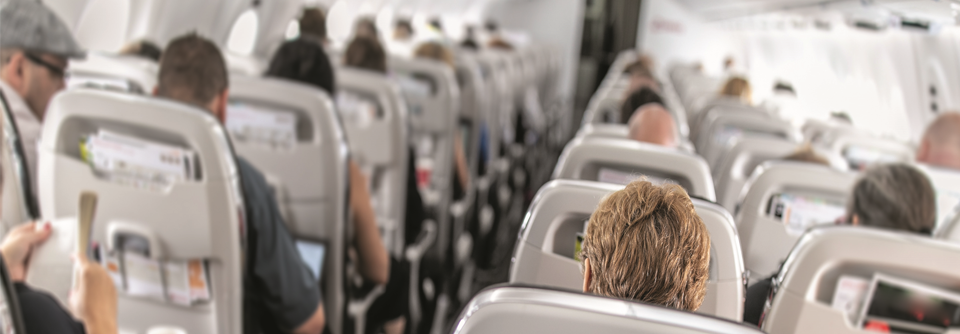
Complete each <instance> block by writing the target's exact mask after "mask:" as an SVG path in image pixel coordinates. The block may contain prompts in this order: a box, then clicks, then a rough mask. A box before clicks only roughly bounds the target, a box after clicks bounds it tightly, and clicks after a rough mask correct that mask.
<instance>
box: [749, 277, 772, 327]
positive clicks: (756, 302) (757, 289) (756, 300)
mask: <svg viewBox="0 0 960 334" xmlns="http://www.w3.org/2000/svg"><path fill="white" fill-rule="evenodd" d="M775 276H776V275H774V276H770V277H768V278H766V279H763V280H761V281H759V282H756V283H754V284H753V285H751V286H750V287H749V288H747V297H746V299H744V303H743V322H745V323H748V324H753V325H756V326H760V320H761V319H762V318H763V309H764V307H765V306H766V304H767V296H769V295H770V287H771V286H772V285H773V284H772V283H773V278H774V277H775Z"/></svg>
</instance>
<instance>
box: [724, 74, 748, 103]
mask: <svg viewBox="0 0 960 334" xmlns="http://www.w3.org/2000/svg"><path fill="white" fill-rule="evenodd" d="M720 95H725V96H731V97H737V98H740V100H741V101H743V102H746V103H750V96H751V95H752V93H751V89H750V82H749V81H747V79H744V78H742V77H732V78H730V79H728V80H727V82H726V83H724V84H723V88H722V89H721V90H720Z"/></svg>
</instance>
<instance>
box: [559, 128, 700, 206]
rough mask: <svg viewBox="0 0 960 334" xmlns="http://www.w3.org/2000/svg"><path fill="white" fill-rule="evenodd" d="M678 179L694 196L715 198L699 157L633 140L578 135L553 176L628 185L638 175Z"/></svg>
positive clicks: (653, 178) (659, 180) (571, 142)
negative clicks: (581, 136)
mask: <svg viewBox="0 0 960 334" xmlns="http://www.w3.org/2000/svg"><path fill="white" fill-rule="evenodd" d="M641 175H643V176H646V177H647V179H649V180H651V181H654V182H660V183H662V182H675V183H677V184H679V185H680V186H681V187H683V188H684V189H686V190H687V192H688V193H690V194H691V195H692V196H696V197H700V198H704V199H707V200H709V201H714V200H716V194H715V193H714V188H713V179H712V178H711V177H710V169H709V168H707V163H706V162H704V161H703V158H700V156H697V155H694V154H690V153H686V152H682V151H679V150H673V149H669V148H665V147H661V146H657V145H653V144H647V143H641V142H638V141H635V140H630V139H611V138H575V139H573V140H571V141H570V143H569V144H567V146H566V147H565V148H564V149H563V153H561V154H560V160H559V161H558V162H557V167H556V169H554V171H553V178H554V179H571V180H587V181H600V182H608V183H619V184H626V183H629V181H632V180H633V179H636V178H637V177H639V176H641Z"/></svg>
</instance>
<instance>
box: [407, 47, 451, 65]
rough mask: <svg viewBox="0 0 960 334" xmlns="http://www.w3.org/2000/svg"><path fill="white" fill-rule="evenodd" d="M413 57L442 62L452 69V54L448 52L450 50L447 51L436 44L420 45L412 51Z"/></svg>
mask: <svg viewBox="0 0 960 334" xmlns="http://www.w3.org/2000/svg"><path fill="white" fill-rule="evenodd" d="M413 55H414V57H417V58H426V59H433V60H438V61H442V62H444V63H446V64H447V66H450V67H453V53H451V52H450V49H447V47H445V46H443V45H442V44H440V43H437V42H427V43H423V44H420V46H418V47H417V49H416V50H414V51H413Z"/></svg>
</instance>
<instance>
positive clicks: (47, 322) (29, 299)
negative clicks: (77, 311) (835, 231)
mask: <svg viewBox="0 0 960 334" xmlns="http://www.w3.org/2000/svg"><path fill="white" fill-rule="evenodd" d="M13 288H14V290H16V291H17V299H18V300H19V301H20V312H21V314H22V315H23V324H24V327H25V330H26V331H27V333H57V334H69V333H78V334H82V333H86V331H85V330H84V329H83V324H81V323H80V322H78V321H76V320H74V319H73V316H71V315H70V313H68V312H67V310H64V309H63V307H62V306H60V303H59V302H57V300H56V299H54V298H53V296H51V295H50V294H48V293H46V292H43V291H39V290H34V289H31V288H30V287H28V286H27V285H26V284H23V283H21V282H17V283H13Z"/></svg>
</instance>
